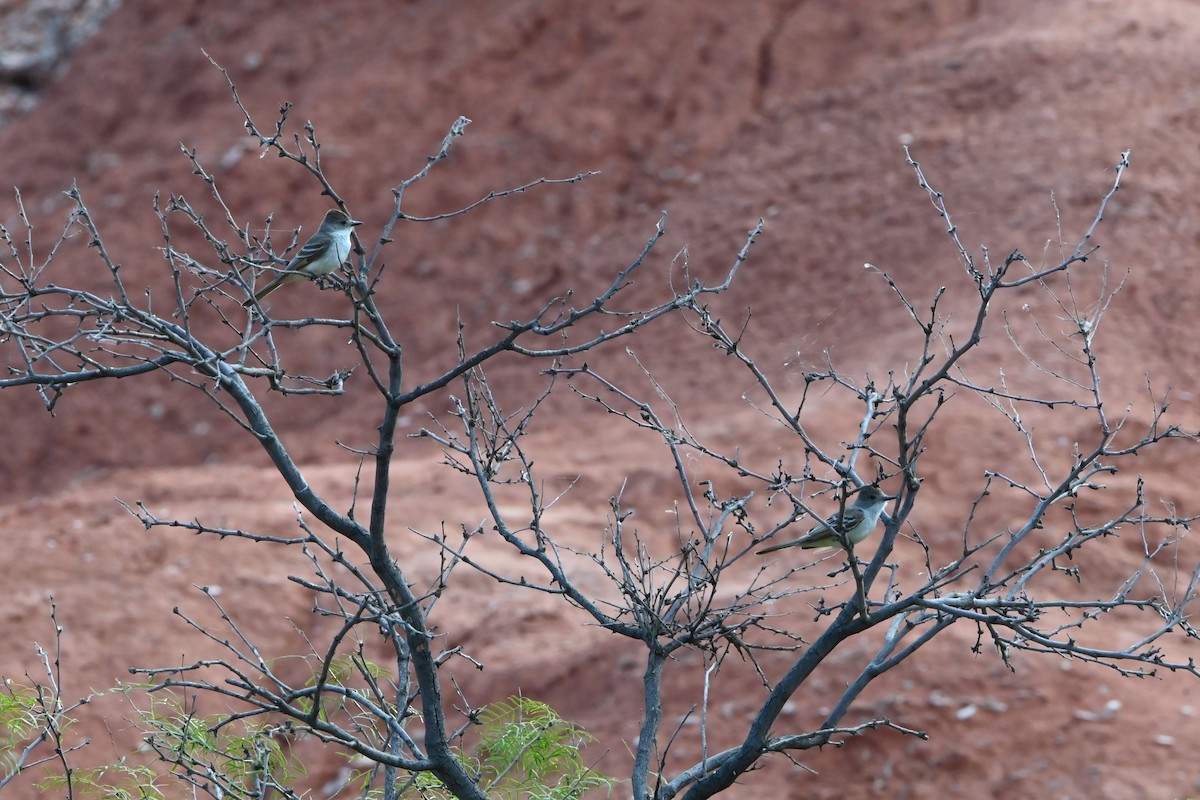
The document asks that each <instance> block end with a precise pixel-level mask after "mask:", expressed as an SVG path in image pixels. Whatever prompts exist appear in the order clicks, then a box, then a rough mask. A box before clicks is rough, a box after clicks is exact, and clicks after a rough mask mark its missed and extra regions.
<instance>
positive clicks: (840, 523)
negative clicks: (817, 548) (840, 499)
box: [805, 507, 865, 539]
mask: <svg viewBox="0 0 1200 800" xmlns="http://www.w3.org/2000/svg"><path fill="white" fill-rule="evenodd" d="M863 516H865V513H864V512H863V510H862V509H861V508H853V507H852V508H847V509H845V510H844V511H842V512H840V513H838V514H834V515H833V516H832V517H830V518H829V519H827V520H825V521H824V522H822V523H821V524H820V525H818V526H817V527H815V528H813V529H812V532H811V533H809V534H808V536H813V535H814V534H817V533H821V534H824V533H825V532H826V531H836V532H838V533H840V534H843V535H845V534H846V533H848V532H849V531H852V530H854V529H855V528H856V527H857V526H858V525H859V523H861V522H862V521H863ZM805 538H806V539H807V538H808V537H807V536H806V537H805Z"/></svg>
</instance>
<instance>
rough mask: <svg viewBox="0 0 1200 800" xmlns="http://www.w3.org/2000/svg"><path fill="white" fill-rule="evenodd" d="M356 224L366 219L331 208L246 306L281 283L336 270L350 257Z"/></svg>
mask: <svg viewBox="0 0 1200 800" xmlns="http://www.w3.org/2000/svg"><path fill="white" fill-rule="evenodd" d="M355 225H362V222H361V221H359V220H357V219H350V215H349V214H347V213H346V212H345V211H342V210H341V209H338V208H331V209H330V210H329V211H328V212H326V214H325V219H324V220H322V221H321V227H319V228H317V232H316V233H314V234H313V235H312V238H310V239H309V240H308V241H307V242H305V243H304V246H303V247H301V248H300V252H299V253H297V254H296V257H295V258H293V259H292V260H291V261H289V262H288V263H287V266H286V267H284V268H283V269H282V270H279V274H277V275H276V276H275V278H274V279H273V280H272V281H271V282H270V283H268V284H267V285H266V286H264V287H263V288H261V289H259V290H258V291H257V292H255V293H254V297H252V298H251V299H249V300H247V301H246V302H244V303H242V305H243V306H244V307H246V308H249V307H250V306H252V305H254V303H255V302H257V301H259V300H262V299H263V298H264V297H266V296H267V295H269V294H270V293H271V292H273V291H275V290H276V289H278V288H279V287H280V286H284V285H286V284H289V283H295V282H296V281H300V280H304V279H305V278H321V277H324V276H325V275H328V274H329V273H331V272H334V271H336V270H337V269H338V268H339V267H341V266H342V264H343V263H345V261H346V259H347V258H349V257H350V232H351V231H352V230H354V226H355Z"/></svg>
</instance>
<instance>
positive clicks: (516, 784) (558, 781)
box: [405, 696, 616, 800]
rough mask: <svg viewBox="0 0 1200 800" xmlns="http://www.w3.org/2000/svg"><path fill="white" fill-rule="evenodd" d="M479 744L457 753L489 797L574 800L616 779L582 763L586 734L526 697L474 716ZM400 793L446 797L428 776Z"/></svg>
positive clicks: (439, 799) (432, 798)
mask: <svg viewBox="0 0 1200 800" xmlns="http://www.w3.org/2000/svg"><path fill="white" fill-rule="evenodd" d="M479 720H480V723H481V729H480V732H479V736H480V742H479V744H478V746H477V747H476V748H475V749H474V754H473V755H471V754H468V753H466V752H463V753H460V756H459V757H460V759H461V760H462V762H463V763H464V764H466V765H467V766H468V768H469V769H470V768H474V771H475V772H476V774H477V775H478V776H479V777H478V780H479V783H480V785H481V787H482V788H483V789H484V791H485V792H487V793H488V794H489V795H491V796H492V797H497V798H521V800H575V798H578V797H582V796H583V795H584V794H585V793H587V792H588V791H590V790H592V789H596V788H601V787H603V788H609V787H611V786H612V785H613V784H614V783H615V782H616V779H615V778H612V777H610V776H608V775H604V774H602V773H600V772H597V771H595V770H594V769H592V768H591V767H589V766H587V765H586V764H585V763H584V762H583V758H582V752H581V751H582V748H583V747H584V746H585V745H586V744H588V743H589V742H591V741H592V736H591V735H589V734H588V733H587V732H586V731H584V730H582V729H581V728H579V726H577V725H575V724H574V723H571V722H568V721H566V720H564V719H563V718H562V717H560V716H559V715H558V714H557V713H556V712H555V711H554V709H553V708H551V707H550V706H548V705H546V704H545V703H541V702H538V701H537V700H530V699H529V698H527V697H519V696H516V697H510V698H508V699H507V700H504V701H501V702H498V703H493V704H492V705H490V706H488V707H487V708H485V709H484V710H483V712H482V713H481V714H480V716H479ZM405 796H406V797H412V798H418V797H419V798H422V800H443V798H450V797H451V795H450V794H449V793H448V792H447V791H446V790H445V788H444V787H442V785H441V784H440V782H438V781H437V779H436V778H434V777H433V776H431V775H422V776H417V778H416V780H414V781H413V783H412V784H411V785H410V787H409V791H408V793H407V794H406V795H405Z"/></svg>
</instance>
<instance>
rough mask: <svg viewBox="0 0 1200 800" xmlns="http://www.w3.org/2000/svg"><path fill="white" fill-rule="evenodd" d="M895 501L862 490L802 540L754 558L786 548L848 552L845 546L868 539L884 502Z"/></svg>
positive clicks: (869, 489)
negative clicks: (849, 502)
mask: <svg viewBox="0 0 1200 800" xmlns="http://www.w3.org/2000/svg"><path fill="white" fill-rule="evenodd" d="M895 499H896V498H895V497H893V496H891V495H887V494H884V493H883V490H882V489H880V488H879V487H878V486H866V487H863V488H862V489H861V490H860V491H859V493H858V496H857V497H855V498H854V502H853V503H851V504H850V505H848V506H846V507H845V508H844V509H842V510H840V511H839V512H838V513H836V514H834V515H833V516H832V517H830V518H829V519H827V520H825V521H824V522H821V523H818V524H817V525H816V526H814V527H813V529H812V530H810V531H809V532H808V533H807V534H805V535H804V536H801V537H800V538H799V539H793V540H791V541H790V542H783V543H782V544H773V545H771V546H770V547H764V548H763V549H762V550H759V551H758V554H759V555H762V554H763V553H773V552H775V551H776V550H784V549H786V548H788V547H799V548H800V549H802V550H832V549H841V550H848V549H849V548H848V547H847V546H846V543H847V542H849V543H850V544H851V545H856V544H858V543H859V542H861V541H862V540H863V539H866V538H867V537H868V536H870V535H871V531H873V530H875V524H876V523H877V522H879V517H880V515H881V514H883V507H884V506H885V505H887V502H888V500H895Z"/></svg>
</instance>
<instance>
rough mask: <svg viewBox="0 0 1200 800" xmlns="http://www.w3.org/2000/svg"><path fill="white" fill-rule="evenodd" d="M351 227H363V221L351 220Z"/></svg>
mask: <svg viewBox="0 0 1200 800" xmlns="http://www.w3.org/2000/svg"><path fill="white" fill-rule="evenodd" d="M349 225H350V227H352V228H353V227H354V226H355V225H362V220H361V219H352V220H350V222H349Z"/></svg>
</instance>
